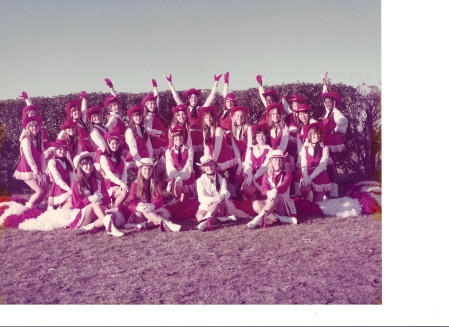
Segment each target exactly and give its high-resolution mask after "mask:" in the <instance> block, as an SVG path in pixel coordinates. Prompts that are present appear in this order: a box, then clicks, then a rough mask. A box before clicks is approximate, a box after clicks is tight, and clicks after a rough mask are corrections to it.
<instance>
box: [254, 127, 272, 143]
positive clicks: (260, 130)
mask: <svg viewBox="0 0 449 327" xmlns="http://www.w3.org/2000/svg"><path fill="white" fill-rule="evenodd" d="M257 134H264V135H265V138H266V140H267V141H266V142H265V144H267V145H269V146H270V147H271V137H270V133H269V132H268V131H267V130H266V129H265V128H258V129H256V130H255V132H254V134H253V135H252V138H253V139H252V144H253V145H256V144H257V139H256V137H257Z"/></svg>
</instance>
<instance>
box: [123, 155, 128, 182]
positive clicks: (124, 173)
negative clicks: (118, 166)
mask: <svg viewBox="0 0 449 327" xmlns="http://www.w3.org/2000/svg"><path fill="white" fill-rule="evenodd" d="M122 160H123V162H124V163H125V168H124V169H123V174H122V183H123V184H125V185H128V169H126V159H125V157H122Z"/></svg>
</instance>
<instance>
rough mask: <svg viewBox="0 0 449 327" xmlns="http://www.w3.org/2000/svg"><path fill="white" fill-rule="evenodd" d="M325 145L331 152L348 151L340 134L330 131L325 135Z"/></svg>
mask: <svg viewBox="0 0 449 327" xmlns="http://www.w3.org/2000/svg"><path fill="white" fill-rule="evenodd" d="M323 144H324V145H325V146H328V147H329V151H330V152H343V151H345V150H346V147H345V145H344V143H343V139H342V138H341V135H340V133H338V132H334V133H333V134H331V132H330V131H328V132H326V133H325V134H324V135H323Z"/></svg>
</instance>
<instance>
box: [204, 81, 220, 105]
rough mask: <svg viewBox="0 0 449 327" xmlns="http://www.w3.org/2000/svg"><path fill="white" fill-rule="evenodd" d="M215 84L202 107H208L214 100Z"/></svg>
mask: <svg viewBox="0 0 449 327" xmlns="http://www.w3.org/2000/svg"><path fill="white" fill-rule="evenodd" d="M217 84H218V83H215V82H214V86H212V90H211V91H210V94H209V96H208V97H207V99H206V102H204V104H203V107H207V106H210V105H211V103H212V101H213V100H214V97H215V93H217Z"/></svg>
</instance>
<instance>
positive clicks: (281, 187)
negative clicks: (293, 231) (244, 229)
mask: <svg viewBox="0 0 449 327" xmlns="http://www.w3.org/2000/svg"><path fill="white" fill-rule="evenodd" d="M285 156H286V154H284V153H283V152H282V151H281V150H274V151H272V152H271V154H270V157H269V159H270V164H269V166H268V173H267V174H264V175H263V180H262V193H263V194H264V195H266V196H267V199H266V200H256V201H254V203H253V209H254V211H256V212H257V213H259V214H258V215H257V216H256V217H255V218H254V219H253V220H251V221H250V222H249V223H248V224H247V226H248V227H249V228H251V229H253V228H256V227H257V226H262V227H265V225H266V218H267V217H270V216H271V218H274V219H279V220H280V222H281V223H286V224H297V217H296V208H295V204H294V203H293V201H292V200H290V198H289V196H290V184H291V182H292V173H291V172H290V171H289V169H288V168H287V166H286V164H285V162H284V157H285Z"/></svg>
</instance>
